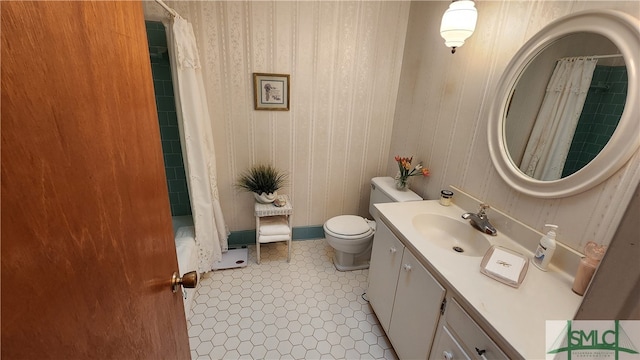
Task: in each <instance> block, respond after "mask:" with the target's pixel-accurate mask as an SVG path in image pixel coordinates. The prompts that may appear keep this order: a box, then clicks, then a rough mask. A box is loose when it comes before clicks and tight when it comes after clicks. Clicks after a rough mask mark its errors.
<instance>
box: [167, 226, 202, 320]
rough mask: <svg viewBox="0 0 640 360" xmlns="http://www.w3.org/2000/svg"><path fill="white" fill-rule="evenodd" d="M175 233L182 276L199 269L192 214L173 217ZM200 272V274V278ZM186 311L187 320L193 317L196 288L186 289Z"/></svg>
mask: <svg viewBox="0 0 640 360" xmlns="http://www.w3.org/2000/svg"><path fill="white" fill-rule="evenodd" d="M173 235H174V239H175V242H176V254H177V256H178V269H179V272H180V276H182V275H184V274H186V273H188V272H189V271H195V270H197V269H198V250H197V248H196V240H195V231H194V228H193V218H192V217H191V215H186V216H174V217H173ZM199 278H200V274H198V280H199ZM184 291H185V294H186V297H185V298H184V313H185V315H186V317H187V320H188V319H189V318H191V305H192V303H193V298H194V297H195V294H196V289H195V288H194V289H184Z"/></svg>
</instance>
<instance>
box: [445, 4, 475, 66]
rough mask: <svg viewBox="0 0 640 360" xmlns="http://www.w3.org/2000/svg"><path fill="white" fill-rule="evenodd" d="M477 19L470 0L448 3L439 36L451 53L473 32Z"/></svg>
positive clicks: (473, 5)
mask: <svg viewBox="0 0 640 360" xmlns="http://www.w3.org/2000/svg"><path fill="white" fill-rule="evenodd" d="M477 20H478V11H477V10H476V6H475V3H474V2H473V1H472V0H453V2H452V3H451V4H450V5H449V8H448V9H447V11H445V12H444V15H442V23H440V36H442V38H443V39H444V44H445V45H447V46H448V47H450V48H451V53H452V54H453V53H455V52H456V48H458V47H460V46H462V44H464V41H465V40H466V39H468V38H469V36H471V34H473V31H474V30H475V29H476V21H477Z"/></svg>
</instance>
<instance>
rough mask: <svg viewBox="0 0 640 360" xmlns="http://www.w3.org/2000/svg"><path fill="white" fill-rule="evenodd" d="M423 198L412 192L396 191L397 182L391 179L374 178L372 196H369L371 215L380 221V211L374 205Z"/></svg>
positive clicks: (372, 180)
mask: <svg viewBox="0 0 640 360" xmlns="http://www.w3.org/2000/svg"><path fill="white" fill-rule="evenodd" d="M420 200H422V198H421V197H420V196H419V195H418V194H416V193H414V192H413V191H411V190H408V189H407V190H405V191H400V190H398V189H396V185H395V180H394V179H393V178H391V177H388V176H386V177H374V178H373V179H371V195H370V196H369V214H371V216H373V218H374V219H375V220H378V211H377V210H376V208H375V206H373V205H374V204H380V203H388V202H404V201H420Z"/></svg>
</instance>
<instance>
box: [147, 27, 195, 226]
mask: <svg viewBox="0 0 640 360" xmlns="http://www.w3.org/2000/svg"><path fill="white" fill-rule="evenodd" d="M145 25H146V28H147V39H148V41H149V54H150V57H151V72H152V74H153V88H154V90H155V95H156V107H157V110H158V121H159V123H160V138H161V140H162V153H163V154H164V168H165V171H166V174H167V187H168V188H169V201H170V203H171V215H173V216H181V215H191V205H190V201H189V191H188V189H187V180H186V176H185V171H184V163H183V162H182V150H181V149H180V133H179V132H178V118H177V117H176V106H175V99H174V97H173V83H172V81H171V66H170V64H169V55H168V53H167V36H166V34H165V29H164V25H162V23H160V22H152V21H145Z"/></svg>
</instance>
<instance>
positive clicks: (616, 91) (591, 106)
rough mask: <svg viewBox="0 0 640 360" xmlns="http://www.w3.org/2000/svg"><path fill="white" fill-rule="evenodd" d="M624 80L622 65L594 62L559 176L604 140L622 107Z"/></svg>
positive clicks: (579, 163) (585, 158)
mask: <svg viewBox="0 0 640 360" xmlns="http://www.w3.org/2000/svg"><path fill="white" fill-rule="evenodd" d="M627 84H628V81H627V68H626V67H625V66H600V65H598V66H596V69H595V70H594V72H593V78H592V80H591V88H590V89H589V92H588V93H587V98H586V100H585V102H584V107H583V109H582V114H581V115H580V119H579V120H578V126H577V127H576V133H575V135H574V137H573V142H572V143H571V147H570V148H569V154H568V155H567V161H566V162H565V165H564V169H563V171H562V177H565V176H569V175H571V174H573V173H574V172H576V171H578V170H580V169H582V168H583V167H584V166H585V165H586V164H588V163H589V162H590V161H591V160H593V158H595V157H596V155H598V153H599V152H600V150H602V148H604V146H605V145H606V144H607V142H608V141H609V139H610V138H611V135H613V132H614V131H615V130H616V127H617V126H618V122H619V121H620V116H621V115H622V111H623V110H624V104H625V101H626V99H627ZM602 85H605V86H607V87H608V89H606V90H605V89H602Z"/></svg>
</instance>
